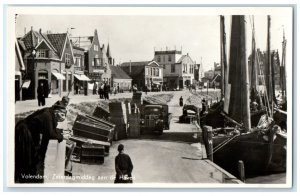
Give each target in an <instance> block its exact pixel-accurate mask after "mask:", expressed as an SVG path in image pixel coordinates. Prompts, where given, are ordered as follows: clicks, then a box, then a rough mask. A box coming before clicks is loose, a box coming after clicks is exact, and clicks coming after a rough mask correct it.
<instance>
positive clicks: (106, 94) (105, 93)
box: [98, 83, 110, 100]
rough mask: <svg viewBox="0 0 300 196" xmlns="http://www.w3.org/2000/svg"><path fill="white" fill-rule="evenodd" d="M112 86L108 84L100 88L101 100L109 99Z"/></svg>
mask: <svg viewBox="0 0 300 196" xmlns="http://www.w3.org/2000/svg"><path fill="white" fill-rule="evenodd" d="M109 92H110V86H109V85H108V84H106V83H104V84H101V85H100V86H99V88H98V95H99V97H100V99H105V100H106V99H109Z"/></svg>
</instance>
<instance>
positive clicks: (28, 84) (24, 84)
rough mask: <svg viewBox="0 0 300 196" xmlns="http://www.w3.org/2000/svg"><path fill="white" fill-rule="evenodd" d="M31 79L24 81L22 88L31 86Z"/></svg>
mask: <svg viewBox="0 0 300 196" xmlns="http://www.w3.org/2000/svg"><path fill="white" fill-rule="evenodd" d="M30 82H31V80H25V81H24V82H23V85H22V88H29V86H30Z"/></svg>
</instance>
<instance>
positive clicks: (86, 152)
mask: <svg viewBox="0 0 300 196" xmlns="http://www.w3.org/2000/svg"><path fill="white" fill-rule="evenodd" d="M104 156H105V150H104V146H103V145H101V144H93V143H84V144H82V146H81V154H80V161H81V162H82V163H85V162H89V163H90V162H95V163H98V162H100V163H104Z"/></svg>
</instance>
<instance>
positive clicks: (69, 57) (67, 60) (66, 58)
mask: <svg viewBox="0 0 300 196" xmlns="http://www.w3.org/2000/svg"><path fill="white" fill-rule="evenodd" d="M65 63H66V65H71V55H70V54H68V53H66V54H65Z"/></svg>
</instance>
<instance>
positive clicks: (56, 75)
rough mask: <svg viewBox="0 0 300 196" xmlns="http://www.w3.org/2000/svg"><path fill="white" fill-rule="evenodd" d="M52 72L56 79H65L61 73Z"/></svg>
mask: <svg viewBox="0 0 300 196" xmlns="http://www.w3.org/2000/svg"><path fill="white" fill-rule="evenodd" d="M52 74H53V75H54V76H55V77H56V78H57V79H58V80H65V79H66V78H65V76H63V75H62V74H61V73H57V72H52Z"/></svg>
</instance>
